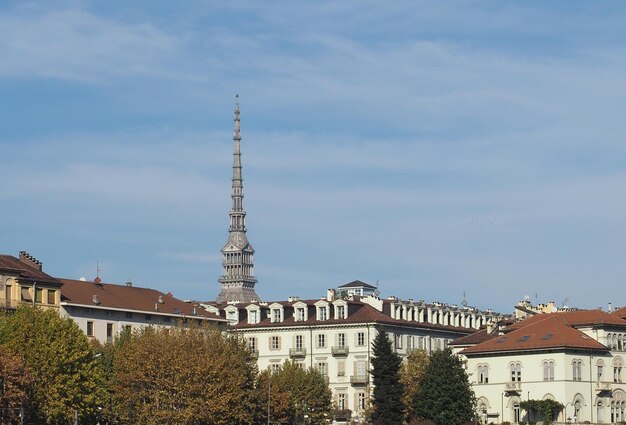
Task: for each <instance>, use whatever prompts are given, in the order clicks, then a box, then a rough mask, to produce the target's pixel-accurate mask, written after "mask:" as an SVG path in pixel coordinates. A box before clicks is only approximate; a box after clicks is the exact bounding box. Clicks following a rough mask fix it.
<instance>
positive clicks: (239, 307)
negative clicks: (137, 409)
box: [204, 289, 501, 418]
mask: <svg viewBox="0 0 626 425" xmlns="http://www.w3.org/2000/svg"><path fill="white" fill-rule="evenodd" d="M204 306H205V307H206V308H207V310H208V311H211V312H213V313H215V314H218V315H220V316H221V317H224V318H226V319H227V320H228V324H229V327H228V329H229V330H230V331H231V332H233V333H237V334H239V335H241V336H242V337H243V338H245V339H246V341H247V342H248V345H249V347H250V349H251V350H252V351H253V352H254V354H255V356H256V357H257V359H258V367H259V369H260V370H263V369H267V368H270V369H275V368H278V367H280V365H281V364H283V363H284V362H285V361H286V360H294V361H296V362H298V363H301V364H302V365H303V366H306V367H313V368H316V369H318V370H319V371H320V372H321V373H322V374H324V375H325V376H326V378H327V380H328V384H329V387H330V388H331V390H332V392H333V397H334V401H335V405H336V406H337V408H338V409H339V410H344V409H350V410H351V411H352V415H353V417H355V418H359V417H362V415H363V413H364V409H365V407H366V406H367V404H368V400H369V397H370V393H371V377H370V374H369V370H370V359H371V351H372V342H373V340H374V338H375V337H376V335H377V334H378V332H379V331H380V330H381V329H384V330H385V331H386V332H387V333H388V334H389V336H390V338H391V339H392V342H393V346H394V349H395V350H396V352H397V353H398V354H399V355H400V356H406V355H408V354H409V353H410V352H411V351H412V350H415V349H423V350H427V351H432V350H440V349H443V348H445V347H447V346H448V344H449V342H450V341H452V340H453V339H456V338H458V337H460V336H464V335H467V334H470V333H472V332H474V331H475V330H476V329H478V328H479V327H480V326H481V325H485V324H487V323H495V322H497V321H498V320H500V319H501V316H499V315H497V314H495V313H493V312H490V311H487V312H484V311H479V310H477V309H474V308H471V307H460V308H459V307H457V306H450V305H445V304H441V303H436V304H429V303H425V302H423V301H418V302H414V301H413V300H407V301H402V300H399V299H397V298H395V297H389V298H388V299H386V300H383V299H381V298H378V297H376V296H374V295H370V296H367V297H358V296H349V297H347V298H345V299H343V298H336V297H335V291H334V290H332V289H331V290H328V291H327V295H326V297H324V298H320V299H313V300H301V299H300V298H298V297H290V298H289V299H288V300H286V301H276V302H261V303H257V302H251V303H231V304H226V305H224V304H217V303H205V304H204Z"/></svg>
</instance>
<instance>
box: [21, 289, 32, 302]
mask: <svg viewBox="0 0 626 425" xmlns="http://www.w3.org/2000/svg"><path fill="white" fill-rule="evenodd" d="M21 296H22V301H25V302H31V301H32V300H33V298H32V297H31V296H30V292H28V288H24V287H23V286H22V287H21Z"/></svg>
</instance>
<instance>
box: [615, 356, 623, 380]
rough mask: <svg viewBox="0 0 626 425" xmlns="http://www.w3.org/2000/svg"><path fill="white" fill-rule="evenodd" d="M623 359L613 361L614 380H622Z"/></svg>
mask: <svg viewBox="0 0 626 425" xmlns="http://www.w3.org/2000/svg"><path fill="white" fill-rule="evenodd" d="M622 367H623V363H622V360H621V359H619V358H617V359H615V360H614V361H613V382H622Z"/></svg>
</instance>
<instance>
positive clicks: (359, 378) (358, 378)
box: [350, 375, 370, 385]
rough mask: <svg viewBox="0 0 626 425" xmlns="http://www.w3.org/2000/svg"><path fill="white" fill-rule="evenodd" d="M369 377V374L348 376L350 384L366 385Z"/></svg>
mask: <svg viewBox="0 0 626 425" xmlns="http://www.w3.org/2000/svg"><path fill="white" fill-rule="evenodd" d="M369 379H370V377H369V375H352V376H351V377H350V383H351V384H352V385H367V383H368V382H369Z"/></svg>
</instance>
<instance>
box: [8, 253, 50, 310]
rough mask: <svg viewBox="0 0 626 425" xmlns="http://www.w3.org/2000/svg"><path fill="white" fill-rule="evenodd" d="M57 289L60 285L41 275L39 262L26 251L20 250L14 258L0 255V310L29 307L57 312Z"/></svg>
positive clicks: (46, 275)
mask: <svg viewBox="0 0 626 425" xmlns="http://www.w3.org/2000/svg"><path fill="white" fill-rule="evenodd" d="M61 286H62V283H61V282H59V281H58V280H57V279H55V278H54V277H52V276H50V275H49V274H47V273H44V272H43V263H42V262H41V261H39V260H37V259H36V258H35V257H33V256H32V255H30V254H28V253H27V252H26V251H20V253H19V257H18V258H16V257H13V256H12V255H0V308H2V309H15V308H17V306H18V305H20V304H31V305H36V306H40V307H43V308H55V309H58V308H59V302H60V300H61V295H60V294H61V291H60V289H61Z"/></svg>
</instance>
